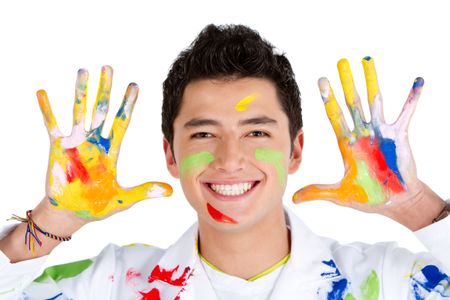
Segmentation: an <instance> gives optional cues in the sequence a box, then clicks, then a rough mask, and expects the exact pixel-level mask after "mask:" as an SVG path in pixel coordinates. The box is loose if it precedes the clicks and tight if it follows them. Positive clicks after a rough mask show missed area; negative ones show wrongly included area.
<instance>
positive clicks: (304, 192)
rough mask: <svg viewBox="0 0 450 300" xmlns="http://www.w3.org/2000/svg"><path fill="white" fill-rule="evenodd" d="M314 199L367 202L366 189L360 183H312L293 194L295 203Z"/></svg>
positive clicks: (336, 201) (341, 202)
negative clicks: (349, 184)
mask: <svg viewBox="0 0 450 300" xmlns="http://www.w3.org/2000/svg"><path fill="white" fill-rule="evenodd" d="M313 200H328V201H332V202H335V203H338V204H340V205H342V204H345V203H348V204H350V203H352V202H355V201H356V202H361V203H365V202H367V195H366V193H365V191H364V190H363V189H362V188H361V187H360V186H358V185H351V186H347V185H344V184H341V183H337V184H312V185H308V186H306V187H304V188H302V189H300V190H298V191H297V192H296V193H295V194H294V195H293V196H292V201H293V202H294V203H300V202H305V201H313Z"/></svg>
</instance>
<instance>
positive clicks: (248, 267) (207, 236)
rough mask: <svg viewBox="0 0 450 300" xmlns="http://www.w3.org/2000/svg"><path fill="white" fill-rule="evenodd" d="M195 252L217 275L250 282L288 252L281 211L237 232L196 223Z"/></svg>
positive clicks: (287, 234) (286, 234) (283, 218)
mask: <svg viewBox="0 0 450 300" xmlns="http://www.w3.org/2000/svg"><path fill="white" fill-rule="evenodd" d="M199 251H200V253H201V255H202V256H203V257H204V258H205V259H206V260H208V261H209V262H210V263H211V264H213V265H214V266H215V267H217V268H218V269H220V270H221V271H223V272H225V273H227V274H229V275H233V276H237V277H240V278H243V279H246V280H247V279H249V278H252V277H253V276H255V275H258V274H260V273H261V272H263V271H265V270H267V269H268V268H270V267H272V266H273V265H275V264H276V263H277V262H279V261H280V260H282V259H283V258H284V257H285V256H286V255H287V254H288V253H289V251H290V238H289V231H288V229H287V227H286V218H285V216H284V211H283V207H282V206H281V205H280V208H278V209H276V210H273V211H272V212H271V213H270V214H269V215H267V216H266V217H265V218H264V219H263V220H261V221H259V222H258V223H256V224H253V225H252V226H249V227H248V228H245V229H241V230H239V231H232V232H229V231H223V230H221V231H220V230H218V229H217V228H214V227H213V226H211V225H209V224H207V223H206V222H202V221H201V220H199Z"/></svg>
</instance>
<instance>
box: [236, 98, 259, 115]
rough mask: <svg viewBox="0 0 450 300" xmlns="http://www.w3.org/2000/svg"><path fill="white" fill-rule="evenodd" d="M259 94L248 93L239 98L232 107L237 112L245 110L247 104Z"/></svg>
mask: <svg viewBox="0 0 450 300" xmlns="http://www.w3.org/2000/svg"><path fill="white" fill-rule="evenodd" d="M258 96H259V95H258V94H257V93H254V94H251V95H248V96H246V97H244V98H243V99H241V100H239V102H238V103H237V104H236V105H235V106H234V109H235V110H236V111H237V112H243V111H245V110H247V106H248V105H249V104H250V103H252V102H253V101H255V99H256V98H257V97H258Z"/></svg>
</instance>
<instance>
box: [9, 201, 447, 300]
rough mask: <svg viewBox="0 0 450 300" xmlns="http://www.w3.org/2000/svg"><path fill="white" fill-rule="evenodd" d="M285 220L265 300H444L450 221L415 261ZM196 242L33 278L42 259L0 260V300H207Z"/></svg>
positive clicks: (121, 250) (192, 234)
mask: <svg viewBox="0 0 450 300" xmlns="http://www.w3.org/2000/svg"><path fill="white" fill-rule="evenodd" d="M286 217H287V222H288V226H290V228H291V256H290V259H289V260H288V261H287V262H286V264H285V265H284V267H283V269H282V270H281V272H280V274H279V275H277V280H276V283H275V286H274V287H273V290H272V291H271V294H270V296H269V299H275V300H279V299H280V300H285V299H306V300H308V299H326V300H339V299H344V300H353V299H359V300H376V299H395V300H399V299H415V300H418V299H450V277H449V275H448V274H450V255H449V254H450V218H446V219H444V220H442V221H440V222H438V223H435V224H433V225H430V226H428V227H426V228H424V229H422V230H420V231H418V232H416V236H417V237H418V238H419V239H420V240H421V241H422V243H423V244H424V245H425V246H426V247H427V248H428V250H429V251H430V252H428V253H418V254H414V253H411V252H409V251H408V250H406V249H403V248H399V247H397V245H396V244H395V243H377V244H374V245H367V244H363V243H352V244H346V245H343V244H340V243H338V242H336V241H335V240H332V239H329V238H324V237H320V236H317V235H315V234H314V233H312V232H311V231H310V230H309V229H308V228H307V227H306V226H305V225H304V224H303V223H302V222H301V221H300V220H299V219H298V218H297V217H296V216H295V215H294V214H293V213H292V212H290V211H289V210H286ZM196 237H197V224H194V225H193V226H192V227H191V228H190V229H188V230H187V232H186V233H185V234H184V235H183V236H182V237H181V238H180V239H179V240H178V241H177V242H176V243H175V244H173V245H172V246H171V247H169V248H168V249H160V248H157V247H150V246H144V245H139V244H137V245H134V246H128V247H118V246H115V245H108V246H106V247H105V248H104V249H103V251H102V252H101V253H100V254H99V255H98V256H96V257H94V258H91V259H86V260H82V261H78V262H73V263H69V264H65V265H59V266H54V267H50V268H47V269H46V270H45V271H44V272H43V273H42V274H41V275H40V276H38V277H37V278H36V275H37V274H38V272H39V269H40V267H41V266H42V265H43V263H44V261H45V257H41V258H37V259H32V260H28V261H23V262H19V263H15V264H11V263H9V260H8V258H7V257H6V256H5V255H4V254H3V253H1V252H0V299H58V300H62V299H83V300H85V299H162V300H166V299H167V300H174V299H179V300H194V299H196V300H203V299H205V300H214V299H217V296H216V293H215V291H214V288H213V287H212V285H211V283H210V281H209V279H208V276H207V274H206V272H205V269H204V267H203V266H202V263H201V260H200V258H199V255H198V252H197V247H196V242H197V241H196ZM0 238H1V235H0ZM33 279H34V281H33ZM230 288H233V286H230ZM233 300H234V299H233Z"/></svg>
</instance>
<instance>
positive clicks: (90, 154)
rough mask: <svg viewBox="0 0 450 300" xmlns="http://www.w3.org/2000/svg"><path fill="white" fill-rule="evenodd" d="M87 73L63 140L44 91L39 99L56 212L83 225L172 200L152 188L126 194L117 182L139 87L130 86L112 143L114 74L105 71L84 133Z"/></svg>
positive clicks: (164, 188) (161, 187)
mask: <svg viewBox="0 0 450 300" xmlns="http://www.w3.org/2000/svg"><path fill="white" fill-rule="evenodd" d="M87 81H88V72H87V71H86V70H79V72H78V77H77V83H76V89H75V103H74V110H73V114H74V119H73V128H72V133H71V135H70V136H63V135H62V133H61V132H60V131H59V129H58V126H57V124H56V120H55V118H54V116H53V113H52V111H51V108H50V104H49V101H48V98H47V94H46V92H45V91H43V90H40V91H38V93H37V96H38V100H39V105H40V107H41V110H42V113H43V115H44V119H45V124H46V126H47V129H48V132H49V135H50V141H51V149H50V158H49V169H48V173H47V184H46V196H47V198H48V200H49V202H50V203H51V207H53V208H55V209H67V210H70V211H72V212H74V213H75V215H76V216H77V217H79V218H82V219H101V218H104V217H106V216H108V215H111V214H113V213H114V212H116V211H119V210H123V209H126V208H128V207H130V206H131V205H132V204H134V203H136V202H138V201H140V200H144V199H146V198H154V197H161V196H169V195H170V194H171V192H172V188H171V187H170V186H169V185H168V184H166V183H161V182H148V183H145V184H142V185H139V186H137V187H134V188H122V187H121V186H120V185H119V184H118V182H117V180H116V163H117V158H118V154H119V149H120V144H121V142H122V139H123V136H124V134H125V131H126V129H127V126H128V124H129V122H130V117H131V113H132V109H133V106H134V103H135V101H136V99H137V95H138V87H137V85H136V84H134V83H131V84H130V85H129V86H128V88H127V91H126V94H125V97H124V99H123V102H122V105H121V107H120V109H119V111H118V113H117V115H116V117H115V119H114V124H113V126H112V129H111V131H110V135H109V137H108V138H103V137H102V136H101V132H102V129H103V124H104V121H105V118H106V114H107V111H108V103H109V96H110V92H111V84H112V69H111V67H109V66H104V67H103V68H102V73H101V77H100V84H99V89H98V94H97V99H96V103H95V107H94V111H93V117H92V123H91V127H90V130H89V131H86V130H85V127H84V123H85V122H84V121H85V114H86V96H87Z"/></svg>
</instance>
